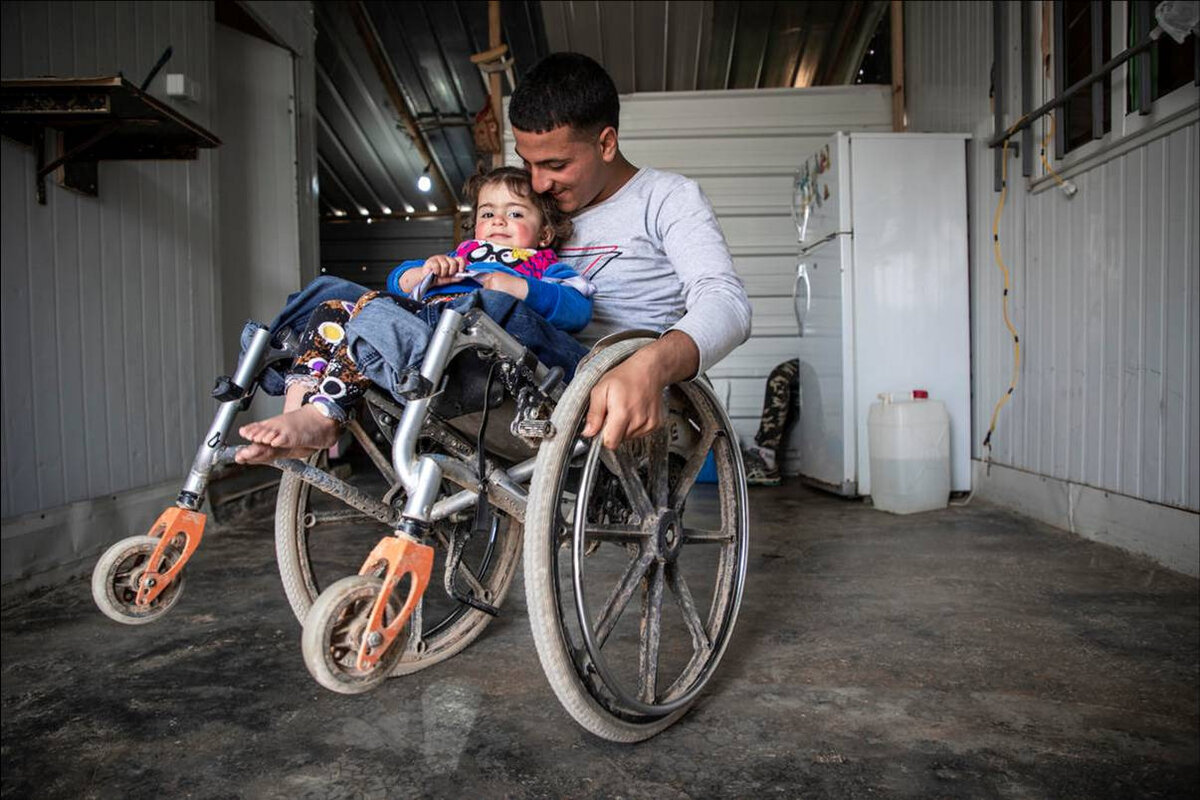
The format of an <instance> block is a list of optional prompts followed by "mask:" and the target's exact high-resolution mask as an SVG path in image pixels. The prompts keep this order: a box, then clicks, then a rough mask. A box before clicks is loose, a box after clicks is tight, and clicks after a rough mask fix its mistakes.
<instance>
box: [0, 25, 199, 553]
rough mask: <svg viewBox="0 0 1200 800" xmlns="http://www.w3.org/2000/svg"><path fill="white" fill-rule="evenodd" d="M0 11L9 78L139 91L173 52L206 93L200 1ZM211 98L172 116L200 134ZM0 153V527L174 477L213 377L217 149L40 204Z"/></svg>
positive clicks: (114, 172)
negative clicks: (85, 81) (88, 82)
mask: <svg viewBox="0 0 1200 800" xmlns="http://www.w3.org/2000/svg"><path fill="white" fill-rule="evenodd" d="M0 15H2V16H0V36H2V44H3V48H2V55H0V72H2V74H3V76H4V77H6V78H17V77H31V76H40V75H57V76H63V77H70V76H94V75H102V74H115V73H116V72H117V71H118V70H120V71H123V72H124V74H125V75H126V76H127V77H128V78H129V79H130V80H131V81H133V82H134V83H140V82H141V80H142V78H144V76H145V75H146V74H147V73H148V72H149V70H150V67H151V66H152V65H153V64H154V62H155V61H156V60H157V58H158V56H159V54H160V53H161V52H162V51H163V49H164V48H166V46H167V45H168V44H171V45H173V46H174V48H175V53H174V57H173V58H172V60H171V62H170V64H169V69H170V71H172V72H184V73H185V74H187V75H189V76H190V77H192V78H193V79H194V80H196V81H198V82H199V83H200V84H201V86H202V90H203V89H210V88H211V87H212V72H211V63H212V57H211V48H212V41H211V36H212V30H213V23H212V6H211V4H209V3H150V2H115V3H90V2H78V3H46V2H40V3H34V2H5V3H4V4H3V5H2V6H0ZM163 81H164V76H163V75H162V74H160V76H159V78H157V79H156V81H155V83H154V84H153V85H152V86H151V91H152V92H154V93H155V94H158V95H159V96H160V97H161V96H162V93H161V91H160V90H161V86H162V83H163ZM208 97H211V94H209V95H208ZM208 97H204V98H202V99H204V101H205V102H204V103H202V104H199V105H194V104H188V105H186V106H180V107H179V108H180V110H181V112H182V113H184V114H185V115H187V116H189V117H190V118H192V119H194V120H195V121H196V122H198V123H199V124H201V125H208V124H209V123H210V119H211V105H210V104H209V100H208ZM0 155H2V163H3V174H4V180H3V181H2V182H0V205H2V210H0V230H2V254H0V264H2V267H0V269H2V275H3V314H2V315H0V316H2V319H3V322H2V325H3V340H4V347H3V348H2V353H3V354H2V356H0V357H2V359H3V366H2V367H0V369H2V370H3V374H4V375H5V376H6V378H5V380H4V381H3V388H2V392H3V425H4V427H3V430H4V443H3V451H4V464H3V483H2V493H0V503H2V506H3V508H2V511H0V516H3V517H4V518H5V519H8V518H10V517H14V516H17V515H22V514H26V513H28V512H32V511H43V510H47V509H52V508H56V507H59V506H63V505H65V504H67V503H71V502H74V501H78V500H86V499H92V498H99V497H105V496H109V495H112V494H116V493H119V492H123V491H126V490H130V489H136V488H139V487H144V486H148V485H151V484H157V483H160V482H162V481H164V480H168V479H170V478H172V477H175V476H180V475H182V474H183V472H184V471H185V469H186V467H187V463H188V461H189V460H190V458H191V455H192V453H193V451H194V448H195V446H196V443H197V441H198V440H199V436H200V434H201V432H202V430H203V426H204V425H205V424H206V423H207V420H206V419H205V418H206V417H207V416H208V415H209V414H210V413H211V410H212V409H211V404H210V403H208V402H205V401H204V395H205V392H206V389H207V388H208V386H209V385H210V384H211V380H212V376H213V374H214V371H215V369H216V367H217V363H216V362H217V359H216V352H217V348H216V334H215V322H214V321H215V319H216V318H217V313H218V311H219V309H218V308H217V300H216V280H217V278H216V272H215V268H214V263H213V251H214V248H213V236H214V228H213V224H214V223H213V217H214V214H213V180H214V176H215V170H214V155H213V153H212V152H211V151H202V152H201V155H200V158H199V159H198V160H197V161H192V162H104V163H102V164H101V165H100V169H99V197H97V198H90V197H83V196H80V195H76V194H74V193H72V192H69V191H66V190H64V189H62V188H61V187H59V186H57V185H55V184H54V183H53V182H48V185H47V201H48V202H47V204H46V205H45V206H39V205H37V204H36V203H35V201H34V182H33V170H34V157H33V153H32V151H31V150H29V149H27V148H25V147H22V146H20V145H18V144H16V143H14V142H12V141H10V140H7V139H5V140H4V141H3V144H2V145H0ZM18 376H19V377H18ZM6 574H7V573H6Z"/></svg>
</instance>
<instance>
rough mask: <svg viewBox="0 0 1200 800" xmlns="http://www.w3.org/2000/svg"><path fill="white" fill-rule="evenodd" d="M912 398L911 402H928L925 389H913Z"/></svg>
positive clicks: (927, 393) (927, 394)
mask: <svg viewBox="0 0 1200 800" xmlns="http://www.w3.org/2000/svg"><path fill="white" fill-rule="evenodd" d="M912 396H913V400H928V399H929V392H927V391H926V390H925V389H913V393H912Z"/></svg>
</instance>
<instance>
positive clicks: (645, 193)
mask: <svg viewBox="0 0 1200 800" xmlns="http://www.w3.org/2000/svg"><path fill="white" fill-rule="evenodd" d="M573 222H574V223H575V233H574V235H573V236H572V237H571V239H570V241H569V242H567V243H566V245H565V246H563V247H559V248H558V255H559V258H560V259H561V260H562V261H563V262H565V263H566V264H568V265H569V266H571V267H572V268H574V269H575V271H576V272H578V273H579V274H580V275H582V276H584V277H585V278H587V279H588V280H590V281H591V282H592V283H593V284H594V285H595V287H596V293H595V294H594V295H593V297H592V301H593V308H592V321H591V323H590V324H589V325H588V326H587V327H586V328H584V329H583V331H581V332H580V333H579V334H577V336H578V337H579V338H580V339H581V340H582V341H584V342H585V343H587V344H591V343H593V342H595V341H596V340H597V339H599V338H601V337H602V336H606V335H608V334H610V333H614V332H616V331H622V330H628V329H629V328H649V329H652V330H655V331H665V330H668V329H670V330H678V331H682V332H684V333H686V334H687V335H688V336H690V337H692V340H693V341H694V342H695V343H696V346H697V347H698V348H699V350H700V370H699V371H700V372H701V373H703V372H705V371H706V370H708V369H709V368H711V367H712V366H713V365H714V364H716V363H717V362H718V361H720V360H721V359H722V358H724V357H725V356H726V355H728V354H729V352H730V351H731V350H733V349H734V348H735V347H737V346H738V345H740V344H741V343H742V342H744V341H746V338H747V337H749V335H750V302H749V300H747V299H746V290H745V287H744V286H743V285H742V280H741V278H739V277H738V275H737V273H736V272H735V271H734V269H733V259H732V258H731V257H730V255H729V247H728V246H727V245H726V244H725V237H724V236H723V235H722V233H721V228H720V226H719V225H718V224H717V218H716V215H715V214H714V213H713V209H712V204H711V203H709V202H708V198H707V197H705V195H704V192H703V191H701V189H700V186H699V185H698V184H697V183H696V182H695V181H693V180H691V179H689V178H685V177H683V176H682V175H676V174H673V173H670V172H660V171H658V170H655V169H649V168H643V169H640V170H638V172H637V174H636V175H634V176H633V177H632V178H631V179H630V180H629V182H628V183H626V184H625V185H624V186H622V187H621V188H620V189H619V190H618V191H617V193H616V194H614V195H613V196H612V197H610V198H608V199H607V200H605V201H604V202H602V203H600V204H598V205H595V206H592V207H590V208H587V209H584V210H583V211H582V212H580V213H579V214H577V215H576V216H575V217H574V218H573Z"/></svg>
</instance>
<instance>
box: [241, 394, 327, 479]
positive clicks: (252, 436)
mask: <svg viewBox="0 0 1200 800" xmlns="http://www.w3.org/2000/svg"><path fill="white" fill-rule="evenodd" d="M340 432H341V427H340V426H339V425H338V423H337V422H335V421H334V420H332V419H330V418H329V417H327V416H325V415H324V414H322V413H321V412H320V411H319V410H318V409H317V408H316V407H315V406H312V405H305V406H301V407H300V408H299V409H297V410H296V411H290V412H288V413H286V414H280V415H279V416H277V417H271V418H270V419H267V420H263V421H262V422H251V423H250V424H248V425H243V426H242V427H241V428H240V429H239V430H238V433H240V434H241V435H242V436H243V437H245V438H246V439H249V440H250V444H249V445H248V446H246V447H244V448H242V449H241V450H239V451H238V454H237V462H238V463H239V464H263V463H266V462H268V461H274V460H275V459H277V458H306V457H307V456H309V455H311V454H312V453H313V451H315V450H324V449H326V448H328V447H332V446H333V445H334V444H336V443H337V440H338V435H339V433H340Z"/></svg>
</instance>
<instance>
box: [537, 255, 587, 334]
mask: <svg viewBox="0 0 1200 800" xmlns="http://www.w3.org/2000/svg"><path fill="white" fill-rule="evenodd" d="M572 279H573V280H574V281H579V280H581V279H580V277H579V276H578V275H577V274H576V273H575V271H574V270H572V269H571V268H570V267H567V266H565V265H563V264H562V263H561V262H558V263H555V264H552V265H550V267H548V268H547V269H546V272H545V274H544V275H543V277H542V279H541V280H538V279H536V278H528V279H527V283H528V284H529V294H528V295H527V296H526V298H525V305H527V306H529V307H530V308H532V309H533V310H534V311H536V312H537V313H539V314H541V315H542V316H543V317H545V318H546V321H547V322H549V323H550V324H551V325H553V326H554V327H556V328H558V329H559V330H563V331H566V332H567V333H574V332H575V331H578V330H582V329H583V328H584V327H585V326H586V325H587V324H588V323H589V322H590V321H591V319H592V301H591V299H590V298H588V297H586V296H584V295H583V294H582V293H581V292H580V291H579V290H578V289H575V288H573V287H572V286H569V285H567V284H566V281H570V280H572Z"/></svg>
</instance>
